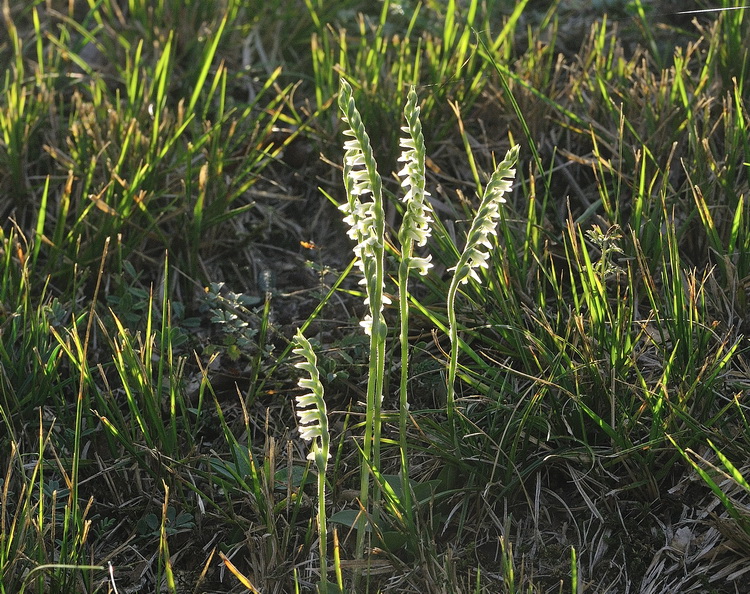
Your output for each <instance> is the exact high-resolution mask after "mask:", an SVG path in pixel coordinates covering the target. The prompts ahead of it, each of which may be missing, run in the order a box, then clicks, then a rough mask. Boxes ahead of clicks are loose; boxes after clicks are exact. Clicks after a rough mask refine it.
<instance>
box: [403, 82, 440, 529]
mask: <svg viewBox="0 0 750 594" xmlns="http://www.w3.org/2000/svg"><path fill="white" fill-rule="evenodd" d="M419 112H420V108H419V105H418V103H417V93H416V91H415V90H414V87H412V88H411V89H410V91H409V96H408V100H407V103H406V107H405V108H404V117H405V118H406V126H404V127H403V128H402V131H403V132H405V133H406V136H404V137H403V138H402V139H401V147H402V148H403V152H402V153H401V157H400V158H399V161H402V162H404V163H405V165H404V167H403V169H402V170H401V171H399V173H398V175H399V177H401V178H402V179H403V181H402V183H401V185H402V187H404V188H406V194H404V196H403V198H402V200H403V201H404V202H405V203H406V212H405V213H404V218H403V221H402V222H401V228H400V230H399V233H398V239H399V243H400V244H401V262H400V264H399V267H398V305H399V317H400V333H399V338H400V342H401V378H400V383H399V395H400V400H399V450H400V453H401V488H402V493H403V505H404V508H405V509H406V515H407V518H408V520H409V525H410V526H411V525H413V510H412V505H411V488H410V485H409V464H408V459H407V453H408V452H407V444H406V423H407V419H408V414H409V400H408V392H407V385H408V379H409V290H408V283H409V271H410V270H412V269H414V268H416V269H417V270H419V273H420V274H422V275H424V274H427V270H428V269H429V268H430V266H432V264H431V263H430V259H431V256H428V257H426V258H417V257H414V256H413V255H412V254H413V251H414V242H415V241H416V242H417V245H419V246H423V245H424V244H425V243H426V242H427V238H428V237H429V235H430V227H429V224H430V222H431V221H432V219H431V218H430V215H429V214H428V211H427V206H426V205H425V201H424V200H425V197H426V196H428V195H429V194H427V192H425V189H424V186H425V153H426V151H425V146H424V135H423V134H422V123H421V122H420V121H419Z"/></svg>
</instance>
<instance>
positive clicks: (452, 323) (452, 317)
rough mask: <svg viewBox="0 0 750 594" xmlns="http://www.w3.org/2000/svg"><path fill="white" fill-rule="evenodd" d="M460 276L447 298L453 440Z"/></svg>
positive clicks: (453, 430)
mask: <svg viewBox="0 0 750 594" xmlns="http://www.w3.org/2000/svg"><path fill="white" fill-rule="evenodd" d="M458 284H459V281H458V276H457V275H456V276H454V277H453V280H452V281H451V285H450V288H449V289H448V295H447V298H446V307H447V310H448V311H447V313H448V336H449V338H450V342H451V353H450V360H449V363H448V380H447V385H446V400H445V411H446V414H447V416H448V430H449V431H450V432H451V437H452V438H453V440H455V439H456V420H455V409H456V392H455V390H456V387H455V383H456V371H457V370H458V350H459V349H458V324H457V322H456V293H457V292H458Z"/></svg>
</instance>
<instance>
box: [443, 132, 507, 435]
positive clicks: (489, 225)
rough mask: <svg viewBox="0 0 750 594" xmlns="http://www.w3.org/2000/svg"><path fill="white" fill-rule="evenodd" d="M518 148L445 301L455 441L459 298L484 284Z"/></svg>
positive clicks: (486, 204) (486, 199)
mask: <svg viewBox="0 0 750 594" xmlns="http://www.w3.org/2000/svg"><path fill="white" fill-rule="evenodd" d="M518 151H519V146H518V145H515V146H514V147H512V148H511V149H510V150H509V151H508V152H507V154H506V155H505V159H504V160H503V162H502V163H500V165H498V166H497V169H495V172H494V173H493V174H492V177H491V178H490V181H489V183H488V184H487V187H486V188H485V189H484V195H483V196H482V201H481V204H480V205H479V210H478V211H477V214H476V215H475V216H474V220H473V221H472V223H471V228H470V229H469V235H468V237H467V240H466V247H464V250H463V252H462V253H461V257H460V258H459V260H458V263H457V264H456V265H455V266H454V267H453V268H451V269H450V270H453V271H455V272H454V274H453V279H452V280H451V284H450V287H449V288H448V296H447V299H446V303H447V310H448V311H447V313H448V334H449V337H450V342H451V353H450V361H449V364H448V385H447V392H446V413H447V415H448V428H449V430H450V431H451V432H453V434H454V437H455V410H456V403H455V394H456V392H455V389H456V388H455V382H456V371H457V369H458V351H459V349H458V322H457V320H456V307H455V305H456V294H457V293H458V287H459V285H461V284H466V283H467V282H469V278H473V279H474V280H475V281H477V282H478V283H481V282H482V280H481V279H480V278H479V275H478V274H477V268H481V267H483V268H487V267H488V266H489V265H488V259H489V252H488V251H487V250H490V249H492V247H493V246H492V242H491V241H490V236H491V235H495V234H496V233H497V229H496V225H497V221H498V219H499V218H500V204H502V203H504V202H505V198H503V196H504V194H505V193H506V192H508V191H509V190H510V189H511V185H512V183H513V178H514V177H515V174H516V170H515V169H514V168H513V166H514V165H515V163H516V161H517V160H518Z"/></svg>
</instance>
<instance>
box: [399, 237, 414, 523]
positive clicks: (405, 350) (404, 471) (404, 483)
mask: <svg viewBox="0 0 750 594" xmlns="http://www.w3.org/2000/svg"><path fill="white" fill-rule="evenodd" d="M411 248H412V242H411V241H409V242H408V243H407V245H404V246H402V249H403V253H402V254H401V263H400V264H399V267H398V306H399V317H400V321H401V329H400V334H399V336H400V340H401V380H400V383H399V397H400V401H399V415H398V434H399V450H400V453H401V490H402V492H403V505H404V508H405V510H406V517H407V520H408V525H409V526H413V525H414V524H413V521H414V512H413V510H412V503H411V487H410V483H409V463H408V459H407V446H406V424H407V420H408V415H409V408H408V407H409V399H408V393H407V383H408V379H409V291H408V283H409V258H410V257H411Z"/></svg>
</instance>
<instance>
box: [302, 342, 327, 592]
mask: <svg viewBox="0 0 750 594" xmlns="http://www.w3.org/2000/svg"><path fill="white" fill-rule="evenodd" d="M294 343H295V344H296V347H295V349H294V354H295V355H299V356H301V357H302V358H303V361H301V362H300V363H297V364H296V365H295V367H297V368H298V369H302V370H303V371H305V372H306V373H307V374H308V377H303V378H300V380H299V382H298V384H299V387H300V388H302V389H304V390H309V392H307V393H306V394H302V395H300V396H297V416H298V417H299V425H300V436H301V437H302V439H305V440H307V441H309V442H311V447H310V453H309V454H308V455H307V459H308V460H311V461H313V462H315V466H316V467H317V469H318V538H319V542H320V588H319V591H320V592H321V594H327V592H328V551H327V548H328V530H327V527H326V468H327V466H328V458H330V457H331V453H330V447H329V444H330V438H329V435H328V413H327V411H326V402H325V400H324V399H323V384H321V383H320V375H319V373H318V361H317V357H316V356H315V351H313V348H312V345H310V342H309V341H308V340H307V339H306V338H305V337H304V335H303V334H302V332H301V331H300V330H297V334H296V335H295V336H294Z"/></svg>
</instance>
